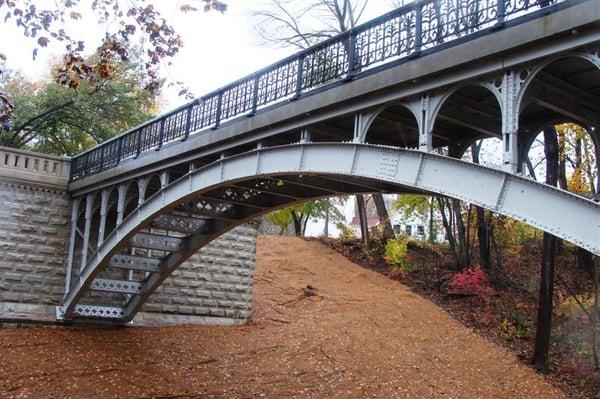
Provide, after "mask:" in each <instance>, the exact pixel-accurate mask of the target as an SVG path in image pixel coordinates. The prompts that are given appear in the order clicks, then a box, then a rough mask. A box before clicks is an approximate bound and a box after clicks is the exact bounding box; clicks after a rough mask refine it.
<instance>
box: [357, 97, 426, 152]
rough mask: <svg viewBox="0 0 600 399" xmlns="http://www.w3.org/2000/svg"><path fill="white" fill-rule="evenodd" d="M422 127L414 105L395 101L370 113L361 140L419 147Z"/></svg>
mask: <svg viewBox="0 0 600 399" xmlns="http://www.w3.org/2000/svg"><path fill="white" fill-rule="evenodd" d="M390 127H391V129H390ZM420 128H421V127H420V123H419V117H418V112H416V111H415V109H414V106H411V104H407V103H405V102H402V101H394V102H391V103H388V104H385V105H383V106H381V107H379V108H377V109H375V110H374V111H373V112H371V113H369V114H368V116H367V119H366V121H364V125H363V131H362V132H361V136H360V137H359V142H361V143H369V144H377V145H391V146H396V147H400V148H417V147H418V146H419V130H420ZM390 130H391V133H390Z"/></svg>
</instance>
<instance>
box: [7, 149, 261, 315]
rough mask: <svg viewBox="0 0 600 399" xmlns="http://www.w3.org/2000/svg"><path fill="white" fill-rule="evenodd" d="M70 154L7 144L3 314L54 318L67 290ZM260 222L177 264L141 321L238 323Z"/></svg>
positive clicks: (246, 308) (247, 296) (245, 306)
mask: <svg viewBox="0 0 600 399" xmlns="http://www.w3.org/2000/svg"><path fill="white" fill-rule="evenodd" d="M68 162H69V160H68V159H66V158H58V157H49V156H45V155H42V154H35V153H31V152H26V151H20V150H14V149H8V148H3V147H0V321H11V320H19V321H44V322H48V321H53V320H54V306H57V305H60V304H61V301H62V298H63V295H64V284H65V269H66V258H67V246H68V239H69V229H70V217H71V199H70V196H69V193H68V192H67V181H68V179H67V176H68ZM257 234H258V231H257V229H256V228H255V226H254V225H252V224H246V225H243V226H239V227H237V228H235V229H233V230H231V231H229V232H228V233H226V234H224V235H223V236H222V237H220V238H219V239H217V240H215V241H213V242H212V243H210V244H209V245H207V246H206V247H205V248H203V249H201V250H200V251H199V252H198V253H197V254H195V255H194V256H192V257H191V258H190V259H189V260H188V261H187V262H185V263H184V264H183V265H182V266H181V267H180V268H179V269H177V270H176V271H175V272H174V273H173V274H172V275H171V276H170V277H169V278H167V279H166V280H165V281H164V283H163V285H162V286H161V287H160V288H159V289H158V290H157V291H156V292H155V293H154V294H153V295H152V297H151V298H150V300H149V301H148V302H147V303H146V304H145V306H144V308H143V311H142V312H141V313H139V314H138V316H136V318H135V320H134V322H135V323H141V324H149V323H151V324H169V323H202V324H205V323H217V324H237V323H241V322H243V321H245V320H246V319H247V318H248V316H249V315H250V312H251V305H252V285H253V276H254V266H255V249H256V236H257Z"/></svg>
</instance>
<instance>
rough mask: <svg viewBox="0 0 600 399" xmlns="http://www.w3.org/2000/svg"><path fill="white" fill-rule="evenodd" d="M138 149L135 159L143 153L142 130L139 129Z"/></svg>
mask: <svg viewBox="0 0 600 399" xmlns="http://www.w3.org/2000/svg"><path fill="white" fill-rule="evenodd" d="M136 141H137V148H136V150H135V157H136V158H137V157H139V156H140V153H141V152H142V128H138V130H137V138H136Z"/></svg>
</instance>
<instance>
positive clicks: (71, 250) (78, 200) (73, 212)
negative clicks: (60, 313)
mask: <svg viewBox="0 0 600 399" xmlns="http://www.w3.org/2000/svg"><path fill="white" fill-rule="evenodd" d="M80 203H81V198H80V197H78V198H75V199H74V200H73V208H72V209H71V233H70V236H69V252H68V254H67V270H66V276H65V295H66V294H67V292H69V289H70V288H71V274H72V273H73V256H74V253H75V237H76V233H77V219H78V217H77V216H78V215H79V205H80Z"/></svg>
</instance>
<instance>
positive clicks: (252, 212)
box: [59, 143, 600, 322]
mask: <svg viewBox="0 0 600 399" xmlns="http://www.w3.org/2000/svg"><path fill="white" fill-rule="evenodd" d="M406 188H409V189H413V190H414V189H417V190H419V191H421V192H424V193H439V194H443V195H447V196H449V197H453V198H458V199H461V200H465V201H468V202H470V203H473V204H477V205H479V206H482V207H484V208H486V209H489V210H491V211H494V212H497V213H500V214H503V215H507V216H510V217H512V218H515V219H517V220H521V221H523V222H526V223H528V224H530V225H532V226H535V227H537V228H539V229H541V230H544V231H547V232H550V233H552V234H554V235H556V236H557V237H560V238H563V239H565V240H567V241H570V242H572V243H574V244H576V245H578V246H580V247H583V248H585V249H588V250H589V251H591V252H593V253H595V254H600V240H598V237H600V204H598V203H595V202H593V201H591V200H588V199H585V198H582V197H579V196H577V195H574V194H572V193H569V192H566V191H562V190H559V189H556V188H553V187H549V186H546V185H544V184H541V183H538V182H535V181H533V180H530V179H527V178H523V177H520V176H517V175H514V174H511V173H508V172H504V171H499V170H497V169H492V168H487V167H484V166H480V165H475V164H472V163H468V162H464V161H460V160H457V159H452V158H448V157H444V156H440V155H435V154H431V153H424V152H420V151H413V150H406V149H399V148H393V147H382V146H374V145H367V144H350V143H347V144H343V143H338V144H335V143H331V144H296V145H287V146H282V147H274V148H268V149H260V150H255V151H251V152H249V153H246V154H242V155H238V156H233V157H229V158H224V159H222V160H219V161H217V162H215V163H213V164H210V165H208V166H205V167H203V168H200V169H196V170H193V171H192V172H190V173H188V174H186V175H185V176H182V177H181V178H179V179H178V180H176V181H174V182H172V183H171V184H169V185H168V186H165V187H164V188H162V189H161V190H160V191H158V192H156V193H155V194H153V195H152V196H151V197H150V198H149V199H147V200H146V201H145V202H143V203H142V204H141V205H140V206H139V207H138V208H137V209H136V210H135V211H134V212H131V213H130V214H129V215H128V216H127V217H126V218H125V219H123V222H122V223H121V224H120V225H118V226H117V227H116V228H115V230H113V231H112V232H111V233H110V234H109V235H108V236H107V237H106V240H105V241H104V242H103V243H102V244H101V245H100V246H99V248H98V250H97V251H95V252H94V254H93V255H92V256H91V257H90V259H89V261H88V262H87V264H85V266H84V267H83V269H82V270H81V273H80V275H79V277H78V279H77V281H76V282H75V283H74V285H73V286H72V287H71V289H70V291H69V292H68V294H67V295H66V297H65V301H64V305H63V307H62V308H61V309H60V313H59V318H62V319H73V318H90V317H91V318H101V319H105V318H109V319H114V320H118V321H122V322H127V321H129V320H131V319H132V318H133V316H134V315H135V313H136V312H137V311H138V309H139V308H140V307H141V306H142V305H143V303H144V302H145V300H146V299H147V298H148V297H149V295H150V294H151V293H152V292H153V291H154V290H155V289H156V288H157V287H158V286H159V285H160V283H161V282H162V281H163V280H164V279H165V278H166V277H168V276H169V274H170V273H171V272H172V271H173V270H174V269H175V268H177V267H178V266H179V265H180V264H181V263H182V262H183V261H185V260H186V259H187V258H188V257H189V256H190V255H191V254H193V253H195V252H196V251H197V250H198V249H200V248H201V247H203V246H204V245H206V244H207V243H209V242H210V241H212V240H213V239H215V238H216V237H218V236H219V235H221V234H223V233H224V232H226V231H228V230H230V229H231V228H233V227H235V226H236V225H239V224H241V223H245V222H246V221H247V220H250V219H251V218H254V217H256V216H258V215H261V214H263V213H265V212H268V211H270V210H273V209H276V208H279V207H282V206H286V205H289V204H293V203H296V202H299V201H302V200H305V199H307V198H315V197H322V196H332V195H342V194H348V193H356V192H382V193H385V192H402V191H403V190H405V189H406ZM265 194H267V195H265ZM207 198H211V199H210V200H207ZM257 203H259V204H262V206H256V204H257ZM550 210H552V215H550V216H551V217H549V211H550ZM171 214H175V215H176V217H175V218H174V219H173V220H181V219H182V218H190V219H191V220H194V219H202V220H203V221H204V222H203V223H201V224H200V227H199V229H198V230H196V231H195V232H193V233H190V234H187V235H185V236H178V237H171V236H168V235H166V234H155V235H150V234H147V233H143V231H148V229H152V226H153V223H154V221H159V223H161V224H163V223H164V218H165V215H171ZM167 217H170V216H167ZM177 224H179V223H177ZM190 225H194V223H193V222H191V224H190ZM138 237H144V238H143V239H142V240H138ZM131 247H136V248H146V249H147V248H150V249H152V250H154V249H157V248H158V249H159V250H160V251H161V256H160V257H159V259H160V261H159V263H158V265H157V269H158V270H157V271H148V272H147V274H146V275H145V277H144V279H142V280H140V281H137V282H134V281H122V282H115V281H112V280H105V279H100V278H98V276H99V274H100V273H101V272H103V271H105V270H106V269H107V268H110V267H111V263H112V262H115V261H117V262H119V259H122V257H123V255H122V254H123V253H126V252H129V251H130V248H131ZM115 259H117V260H115ZM155 259H156V258H155ZM154 262H156V260H154ZM90 290H92V291H93V290H103V291H106V290H113V292H127V293H129V294H131V296H130V297H128V299H127V301H126V303H122V304H118V305H112V306H98V305H85V304H82V303H81V300H82V298H83V297H84V295H85V294H86V293H88V292H89V291H90Z"/></svg>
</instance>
